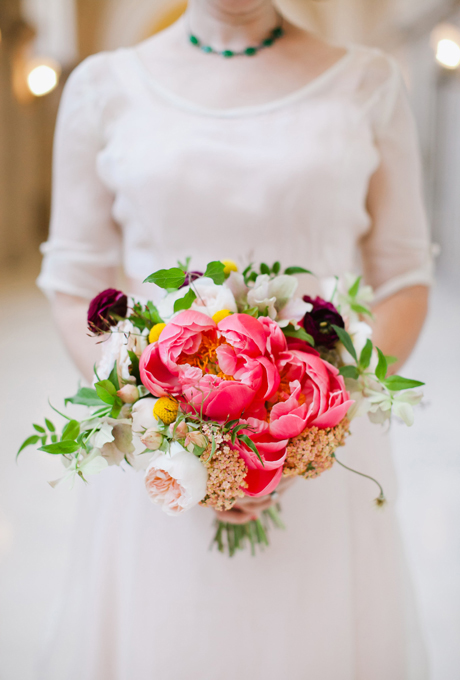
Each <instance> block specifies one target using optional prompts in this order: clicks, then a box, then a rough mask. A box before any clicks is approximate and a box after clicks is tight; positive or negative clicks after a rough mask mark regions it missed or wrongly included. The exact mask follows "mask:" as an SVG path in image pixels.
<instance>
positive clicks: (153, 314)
mask: <svg viewBox="0 0 460 680" xmlns="http://www.w3.org/2000/svg"><path fill="white" fill-rule="evenodd" d="M147 309H148V312H149V314H150V319H151V321H152V325H153V326H155V325H156V324H157V323H163V319H162V318H161V316H160V313H159V311H158V309H157V308H156V307H155V305H154V304H153V302H151V301H150V300H149V301H148V302H147Z"/></svg>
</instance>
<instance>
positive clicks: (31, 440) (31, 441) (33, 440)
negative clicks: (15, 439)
mask: <svg viewBox="0 0 460 680" xmlns="http://www.w3.org/2000/svg"><path fill="white" fill-rule="evenodd" d="M39 441H40V437H39V436H38V434H33V435H32V436H31V437H28V438H27V439H26V440H25V442H23V443H22V444H21V446H20V448H19V451H18V452H17V454H16V458H17V457H18V456H19V454H20V453H21V452H22V451H24V449H25V448H27V447H28V446H34V445H35V444H37V443H38V442H39Z"/></svg>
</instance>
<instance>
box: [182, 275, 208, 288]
mask: <svg viewBox="0 0 460 680" xmlns="http://www.w3.org/2000/svg"><path fill="white" fill-rule="evenodd" d="M202 276H203V272H187V274H186V275H185V281H184V283H183V284H182V286H181V288H185V286H189V285H190V284H191V283H193V281H196V280H197V279H199V278H201V277H202Z"/></svg>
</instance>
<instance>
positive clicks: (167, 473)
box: [145, 442, 208, 515]
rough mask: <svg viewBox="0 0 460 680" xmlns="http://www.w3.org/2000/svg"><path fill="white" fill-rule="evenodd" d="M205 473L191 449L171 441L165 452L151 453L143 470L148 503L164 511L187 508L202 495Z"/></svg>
mask: <svg viewBox="0 0 460 680" xmlns="http://www.w3.org/2000/svg"><path fill="white" fill-rule="evenodd" d="M207 481H208V473H207V471H206V468H205V467H204V465H202V463H201V462H200V460H199V458H197V457H196V456H195V455H194V454H193V453H189V452H188V451H186V450H185V449H184V448H183V446H181V445H180V444H179V442H173V443H172V444H171V447H170V451H169V453H162V452H159V451H158V452H157V453H154V454H153V457H152V460H151V462H150V465H149V466H148V468H147V471H146V473H145V486H146V488H147V493H148V495H149V497H150V500H151V501H152V503H156V504H158V505H160V506H161V509H162V510H163V511H164V512H165V513H166V514H167V515H177V514H179V513H181V512H185V511H186V510H190V509H191V508H192V507H193V506H195V505H197V504H198V503H199V502H200V501H201V500H203V498H204V497H205V496H206V488H207Z"/></svg>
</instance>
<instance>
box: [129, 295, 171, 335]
mask: <svg viewBox="0 0 460 680" xmlns="http://www.w3.org/2000/svg"><path fill="white" fill-rule="evenodd" d="M129 320H130V321H131V323H132V324H133V326H135V327H136V328H137V329H138V330H140V331H143V330H144V329H145V328H148V330H150V329H151V328H152V327H153V326H155V325H156V324H157V323H163V319H162V318H161V316H160V314H159V312H158V309H157V308H156V307H155V305H154V304H153V302H151V301H150V300H149V301H148V302H147V304H146V306H145V307H144V306H143V305H141V304H140V303H139V302H134V305H133V311H132V314H131V316H130V317H129Z"/></svg>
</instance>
